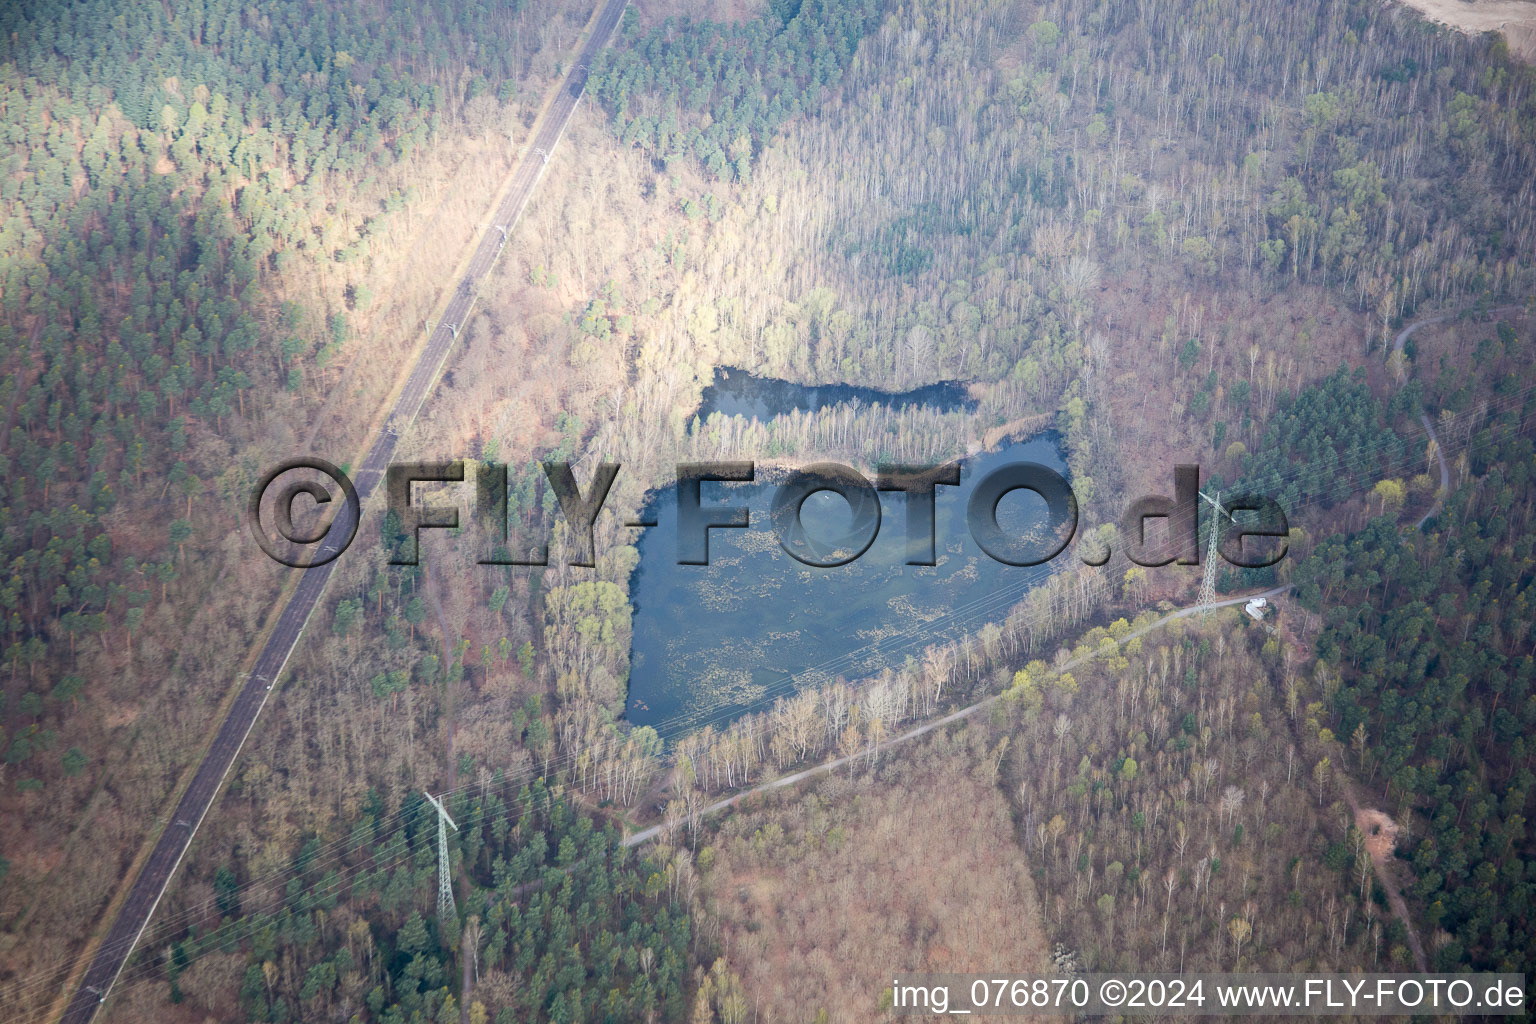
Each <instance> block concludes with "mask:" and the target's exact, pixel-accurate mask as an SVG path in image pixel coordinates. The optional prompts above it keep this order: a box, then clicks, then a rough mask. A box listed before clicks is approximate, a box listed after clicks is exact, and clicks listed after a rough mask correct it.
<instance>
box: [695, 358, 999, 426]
mask: <svg viewBox="0 0 1536 1024" xmlns="http://www.w3.org/2000/svg"><path fill="white" fill-rule="evenodd" d="M854 401H857V402H858V403H859V405H861V406H864V405H874V404H876V403H879V404H880V405H884V406H886V407H887V408H891V409H906V408H909V407H912V406H924V405H927V406H932V407H933V408H934V409H936V410H938V411H939V412H968V411H971V410H974V409H975V408H976V400H975V399H973V398H972V397H971V396H970V394H969V393H968V392H967V391H966V388H965V385H964V384H961V383H959V382H958V381H944V382H942V383H939V384H929V385H928V386H927V387H921V388H914V389H912V390H911V391H897V392H893V391H878V390H876V389H875V388H861V387H855V386H854V385H852V384H822V385H819V386H816V387H807V386H805V385H802V384H791V383H790V382H789V381H784V380H774V379H772V378H769V377H756V376H753V375H752V374H750V373H748V372H747V371H745V370H735V369H731V368H730V367H722V368H720V369H718V370H716V371H715V379H714V381H712V382H711V383H710V384H709V385H708V386H707V387H705V388H704V393H703V395H701V396H700V399H699V411H698V416H699V418H700V419H707V418H708V417H709V415H710V414H711V413H715V412H722V413H725V414H726V415H727V416H746V417H748V418H749V419H759V420H770V419H772V418H773V417H775V416H784V415H787V414H789V413H791V412H793V411H795V410H796V409H799V410H801V411H802V412H809V411H810V410H812V409H821V408H824V407H826V406H831V405H841V404H843V403H845V402H854Z"/></svg>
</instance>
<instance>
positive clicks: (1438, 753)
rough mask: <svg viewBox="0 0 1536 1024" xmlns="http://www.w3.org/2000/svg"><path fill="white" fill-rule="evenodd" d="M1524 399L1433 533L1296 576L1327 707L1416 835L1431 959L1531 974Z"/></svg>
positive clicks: (1356, 549) (1363, 775)
mask: <svg viewBox="0 0 1536 1024" xmlns="http://www.w3.org/2000/svg"><path fill="white" fill-rule="evenodd" d="M1533 413H1536V407H1533V406H1532V403H1531V399H1530V398H1529V395H1528V394H1526V395H1523V396H1518V402H1517V403H1504V404H1502V405H1501V406H1499V407H1496V408H1495V409H1494V410H1491V411H1490V412H1489V413H1487V414H1486V415H1485V416H1484V417H1482V418H1481V420H1482V422H1480V423H1479V424H1478V425H1477V434H1476V437H1475V438H1474V440H1473V441H1472V443H1471V444H1470V445H1469V446H1468V447H1467V449H1466V453H1467V454H1466V458H1467V461H1468V465H1467V466H1466V467H1465V475H1466V480H1465V483H1463V484H1462V486H1460V487H1458V488H1457V489H1456V491H1455V492H1454V494H1453V495H1452V496H1451V497H1450V499H1449V500H1448V501H1447V503H1446V507H1445V509H1444V510H1443V511H1442V512H1441V513H1440V514H1439V515H1438V516H1437V517H1436V519H1435V521H1434V523H1433V525H1432V526H1431V532H1430V534H1429V535H1428V536H1426V537H1422V538H1404V537H1402V536H1401V535H1400V534H1399V533H1398V531H1397V530H1396V529H1395V527H1394V523H1393V522H1392V521H1391V520H1389V519H1377V520H1373V521H1372V522H1371V523H1370V524H1369V525H1367V526H1366V527H1365V528H1364V529H1363V530H1361V531H1359V532H1357V533H1353V534H1350V535H1346V536H1337V537H1330V538H1329V539H1328V540H1326V541H1324V542H1323V543H1322V544H1320V545H1319V546H1318V548H1317V550H1316V551H1315V552H1314V553H1313V555H1312V557H1311V558H1309V559H1308V560H1307V561H1306V562H1305V563H1304V564H1302V565H1301V566H1299V567H1298V568H1297V570H1296V580H1297V583H1298V586H1299V591H1298V594H1299V596H1300V598H1301V600H1302V602H1303V604H1304V605H1306V606H1308V607H1310V608H1312V609H1315V610H1317V611H1318V612H1319V613H1320V615H1321V617H1322V622H1323V628H1322V630H1321V632H1320V633H1319V635H1318V637H1317V641H1316V644H1317V656H1318V663H1317V666H1316V669H1315V672H1316V673H1317V675H1318V677H1319V678H1320V679H1321V680H1322V682H1323V694H1324V696H1325V697H1326V701H1325V704H1324V706H1323V707H1322V708H1321V709H1320V710H1321V711H1322V712H1323V713H1324V714H1326V715H1327V716H1328V721H1329V722H1330V724H1331V727H1332V730H1333V732H1334V734H1335V735H1336V736H1338V737H1339V738H1340V740H1341V741H1343V742H1347V743H1348V744H1349V745H1350V747H1351V748H1352V750H1353V759H1354V768H1355V770H1356V772H1357V774H1358V776H1359V777H1360V779H1361V781H1362V783H1363V784H1364V785H1366V786H1370V785H1373V784H1374V785H1375V786H1376V787H1377V789H1378V790H1379V791H1380V793H1381V796H1382V799H1383V800H1385V801H1387V802H1388V804H1389V807H1390V809H1391V810H1392V812H1393V813H1394V814H1395V815H1398V816H1399V817H1401V819H1402V820H1403V821H1404V822H1405V823H1408V824H1409V825H1410V828H1411V830H1412V831H1413V833H1414V837H1413V839H1412V840H1411V841H1410V842H1409V843H1408V844H1407V848H1406V850H1405V855H1406V856H1408V857H1409V862H1410V863H1411V864H1412V867H1413V873H1414V876H1415V877H1416V882H1415V883H1414V886H1413V895H1414V896H1415V897H1416V899H1417V900H1418V901H1420V905H1421V910H1422V913H1423V916H1424V921H1425V923H1426V925H1427V926H1428V927H1431V928H1433V929H1436V931H1437V933H1443V934H1444V942H1443V944H1441V945H1440V946H1439V948H1438V950H1437V951H1436V953H1435V966H1436V969H1441V970H1451V969H1455V968H1457V967H1461V966H1464V965H1468V966H1472V967H1475V968H1478V969H1485V970H1513V971H1528V970H1529V969H1530V966H1531V964H1530V951H1531V948H1532V936H1531V932H1530V921H1531V899H1532V893H1533V891H1536V873H1533V872H1536V868H1533V867H1532V865H1533V858H1536V849H1533V848H1532V845H1531V836H1530V834H1529V831H1528V826H1527V823H1528V821H1529V820H1530V815H1531V811H1532V804H1531V800H1532V787H1533V784H1536V774H1533V772H1536V759H1533V752H1532V750H1531V745H1530V740H1529V736H1530V734H1531V730H1532V729H1533V727H1536V697H1533V694H1532V685H1533V681H1536V660H1533V655H1536V651H1533V650H1532V647H1531V636H1532V617H1531V616H1532V613H1531V604H1532V599H1533V596H1536V595H1533V593H1532V585H1533V577H1532V565H1533V559H1532V550H1531V549H1532V534H1531V522H1530V513H1531V497H1532V491H1531V483H1532V481H1531V472H1532V452H1533V447H1532V442H1531V438H1530V436H1529V433H1528V431H1527V432H1525V433H1522V427H1523V426H1526V425H1528V424H1529V422H1530V420H1531V417H1532V414H1533Z"/></svg>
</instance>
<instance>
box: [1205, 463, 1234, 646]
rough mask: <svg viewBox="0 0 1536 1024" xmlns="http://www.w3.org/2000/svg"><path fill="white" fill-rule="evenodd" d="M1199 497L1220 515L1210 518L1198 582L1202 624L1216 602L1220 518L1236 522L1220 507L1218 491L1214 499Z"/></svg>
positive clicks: (1207, 496) (1207, 495) (1206, 496)
mask: <svg viewBox="0 0 1536 1024" xmlns="http://www.w3.org/2000/svg"><path fill="white" fill-rule="evenodd" d="M1200 497H1202V498H1204V499H1205V500H1206V501H1208V502H1210V503H1211V507H1213V508H1214V509H1216V511H1217V512H1219V513H1220V515H1215V516H1212V517H1211V536H1210V539H1209V540H1208V541H1207V543H1206V546H1205V576H1204V578H1203V579H1201V581H1200V621H1201V622H1204V621H1205V616H1206V613H1207V612H1209V611H1210V610H1211V605H1213V604H1215V602H1216V556H1217V554H1218V551H1217V548H1218V546H1219V544H1220V541H1219V539H1218V538H1220V536H1221V516H1226V517H1227V518H1228V519H1229V520H1231V521H1232V522H1234V523H1235V522H1237V520H1235V519H1232V513H1230V512H1228V511H1227V510H1226V508H1225V507H1224V506H1223V505H1222V503H1221V492H1220V491H1217V492H1216V497H1214V498H1213V497H1211V496H1210V495H1209V494H1206V493H1205V492H1204V491H1201V492H1200Z"/></svg>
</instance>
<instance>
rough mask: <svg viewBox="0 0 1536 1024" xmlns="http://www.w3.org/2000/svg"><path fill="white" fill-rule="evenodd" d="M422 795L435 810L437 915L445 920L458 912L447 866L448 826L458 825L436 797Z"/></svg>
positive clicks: (455, 829) (451, 877)
mask: <svg viewBox="0 0 1536 1024" xmlns="http://www.w3.org/2000/svg"><path fill="white" fill-rule="evenodd" d="M422 795H423V796H425V797H426V798H427V801H428V802H429V803H431V804H432V806H433V807H434V808H435V809H436V810H437V916H438V919H439V920H442V921H446V920H448V919H449V918H452V917H457V916H458V913H459V911H458V908H457V906H456V905H455V904H454V902H453V874H452V872H451V870H450V869H449V866H448V827H449V826H450V825H452V826H453V830H454V831H455V832H457V831H458V830H459V826H457V825H454V824H453V819H452V818H450V817H448V811H447V809H446V808H444V807H443V805H442V804H441V803H439V802H438V800H437V798H436V797H434V796H433V795H432V794H431V793H425V792H424V793H423V794H422Z"/></svg>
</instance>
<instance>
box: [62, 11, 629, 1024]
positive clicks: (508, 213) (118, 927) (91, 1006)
mask: <svg viewBox="0 0 1536 1024" xmlns="http://www.w3.org/2000/svg"><path fill="white" fill-rule="evenodd" d="M626 3H627V0H607V3H606V4H604V6H603V9H602V11H601V13H600V14H599V15H598V18H597V22H596V24H595V26H594V27H593V30H592V33H591V35H590V36H589V37H588V39H587V42H586V44H585V45H584V46H583V47H582V49H581V51H580V53H579V54H578V55H577V58H576V63H575V64H574V65H573V66H572V68H571V70H570V71H568V72H567V73H566V76H565V78H564V80H563V81H562V82H561V84H560V91H559V94H558V95H557V97H556V98H555V100H554V101H553V102H552V103H551V104H550V106H549V108H548V109H547V110H546V111H545V112H544V115H543V116H542V117H541V118H540V120H539V122H538V129H537V131H536V132H535V133H534V136H533V138H532V139H531V140H530V141H529V143H528V148H527V152H526V153H525V154H524V157H523V159H522V161H521V162H520V163H519V164H518V166H517V169H516V170H515V171H514V172H513V178H512V184H511V187H510V188H509V189H508V192H507V196H506V198H505V199H504V200H503V201H502V203H501V205H500V206H499V207H497V209H496V211H495V213H494V214H493V216H492V219H491V221H490V229H489V230H488V231H486V232H485V234H484V236H483V237H482V238H481V240H480V244H479V245H477V246H476V247H475V251H474V254H473V255H472V256H471V257H470V261H469V265H468V267H467V268H466V269H465V272H464V275H463V276H462V277H461V278H460V279H459V280H458V281H456V282H454V284H453V295H452V297H451V298H450V299H449V301H448V304H447V306H446V308H445V309H444V312H443V318H442V320H441V321H440V322H439V323H438V325H437V327H436V329H435V330H433V332H432V334H431V337H430V338H428V340H427V344H426V346H425V348H424V349H423V350H422V352H421V355H420V356H419V357H418V359H417V360H416V363H415V365H414V366H413V367H412V368H411V372H410V376H409V377H408V378H407V379H406V382H405V386H404V387H403V388H402V389H401V391H400V395H399V397H398V398H397V399H396V400H395V404H394V406H393V407H392V408H391V409H390V411H389V415H388V416H387V418H386V419H385V425H384V428H383V429H382V430H380V431H379V432H378V434H377V435H375V437H374V439H373V442H372V444H371V445H370V446H369V449H368V454H367V456H366V457H365V458H364V460H363V463H362V465H361V466H360V467H359V468H358V470H357V472H356V473H355V474H354V476H353V481H354V484H355V486H356V488H357V494H358V499H359V507H361V506H362V505H366V504H367V501H368V498H369V496H370V495H371V494H372V493H373V491H374V488H375V487H377V486H378V483H379V481H380V479H382V477H383V475H384V471H385V469H386V468H387V467H388V465H389V461H390V458H391V457H392V456H393V454H394V451H395V444H396V443H397V441H398V440H399V438H400V435H401V433H403V432H404V430H405V429H406V428H407V427H409V426H410V424H411V422H412V421H413V420H414V419H415V418H416V414H417V413H418V412H419V411H420V410H421V406H422V404H423V403H424V402H425V401H426V398H427V396H428V395H429V394H430V393H431V391H432V386H433V384H435V383H436V381H437V376H438V373H439V372H440V371H441V370H442V366H443V362H444V361H445V360H446V358H447V356H448V352H449V350H450V349H452V347H453V343H454V340H455V339H456V338H457V336H458V332H459V330H460V328H462V327H463V326H464V325H465V323H466V322H467V321H468V319H469V313H470V309H471V308H472V307H473V306H474V301H475V286H476V285H477V284H478V283H479V281H480V279H481V278H483V277H484V276H485V275H486V274H487V273H488V272H489V271H490V269H491V267H492V266H493V265H494V264H495V262H496V257H497V256H498V255H499V254H500V253H501V249H502V246H503V245H505V244H506V241H507V237H508V235H510V233H511V231H512V228H513V227H514V226H515V225H516V223H517V220H518V218H519V217H520V216H521V215H522V212H523V208H524V207H525V206H526V205H527V204H528V199H529V197H531V196H532V195H533V191H534V188H535V187H537V185H538V183H539V179H540V178H541V177H542V176H543V174H544V168H545V166H546V165H547V164H548V163H549V155H550V154H551V153H553V152H554V149H555V146H556V145H558V144H559V142H560V138H561V136H562V135H564V134H565V128H566V125H567V124H568V123H569V122H570V119H571V115H572V114H573V113H574V112H575V110H576V104H577V103H578V102H580V100H581V95H582V92H583V91H584V90H585V89H586V84H587V70H588V68H589V66H590V65H591V63H592V62H593V61H594V60H595V59H596V58H597V54H598V52H599V51H601V50H602V49H603V47H605V46H606V45H607V44H608V42H609V40H610V39H611V38H612V36H613V33H614V30H615V29H616V28H617V27H618V24H619V18H620V17H621V16H622V15H623V13H624V8H625V5H626ZM354 514H355V513H354V512H353V511H351V510H350V508H347V509H346V510H345V511H343V512H342V513H339V514H338V522H337V523H336V524H335V525H333V527H332V528H331V530H330V531H329V532H328V534H327V537H328V538H331V539H330V540H327V541H324V542H322V543H321V546H320V552H319V557H323V556H325V555H329V554H331V553H333V552H334V550H335V547H334V545H335V541H334V538H336V537H338V536H346V535H348V534H349V533H350V532H351V531H350V530H349V529H346V527H348V526H350V525H351V523H350V522H349V520H350V518H351V517H352V516H353V515H354ZM316 560H317V561H318V557H317V559H316ZM335 567H336V563H335V562H334V561H332V562H328V563H327V564H325V565H321V566H316V567H315V568H312V569H302V570H295V571H296V572H302V573H303V578H302V579H300V580H299V584H298V587H297V588H296V589H295V590H294V592H293V596H292V597H290V598H289V600H288V604H287V605H286V607H284V608H283V611H282V614H281V615H280V616H279V617H278V620H277V625H276V626H275V627H274V628H273V630H272V634H271V636H269V637H268V638H267V642H266V644H265V646H263V647H262V650H261V654H260V656H259V657H258V658H257V660H256V665H255V667H254V669H253V670H252V672H251V674H250V676H249V677H248V678H247V679H246V681H245V683H244V684H243V685H242V686H241V688H240V693H239V695H238V696H237V697H236V698H235V702H234V706H233V707H231V708H230V710H229V714H228V716H227V717H226V718H225V719H224V722H223V724H222V725H220V726H219V730H218V733H217V735H216V736H215V738H214V741H213V744H212V745H211V746H210V747H209V749H208V753H207V755H206V756H205V757H204V758H203V762H202V764H201V765H199V766H198V768H197V772H196V774H195V775H194V776H193V778H192V782H191V784H190V785H188V786H187V789H186V792H185V793H183V794H182V797H181V800H180V802H179V803H178V804H177V805H176V811H175V814H174V815H173V816H172V818H171V821H170V823H169V824H168V825H167V826H166V828H165V831H164V832H163V833H161V836H160V839H159V841H158V842H156V844H155V847H154V850H153V852H151V854H150V855H149V859H148V860H147V861H146V862H145V864H144V867H143V869H142V870H141V871H140V872H139V876H138V878H136V879H135V880H134V882H133V886H132V888H131V889H130V890H129V892H128V895H127V897H126V898H125V899H124V900H123V902H122V905H121V906H120V907H119V908H118V911H117V916H116V918H115V919H114V920H113V922H112V925H111V927H110V929H109V930H108V931H107V934H106V937H105V938H104V939H103V940H102V942H101V945H100V946H99V947H98V948H97V950H96V954H95V956H94V958H93V959H92V960H91V964H90V967H88V968H87V969H86V972H85V975H84V977H83V978H82V979H81V981H80V985H79V987H78V988H77V989H76V990H75V993H74V995H73V996H72V997H71V998H70V1001H69V1004H68V1006H67V1007H66V1009H65V1011H64V1015H63V1017H62V1018H60V1019H61V1020H62V1021H63V1022H64V1024H86V1022H88V1021H90V1020H91V1019H92V1018H93V1017H95V1015H96V1012H97V1010H98V1009H99V1008H100V1006H101V1004H102V1003H103V1002H105V1001H106V995H107V993H108V992H109V991H110V990H111V987H112V985H113V983H114V982H115V981H116V980H117V977H118V975H119V974H120V973H121V972H122V969H123V965H124V964H125V963H126V962H127V960H128V956H129V954H130V953H132V952H133V948H134V945H135V944H136V943H137V942H138V940H139V937H140V936H141V935H142V934H143V932H144V928H145V926H146V925H148V924H149V920H150V917H151V916H152V915H153V914H154V912H155V907H156V906H157V905H158V904H159V902H160V897H161V896H162V895H164V893H165V889H166V886H167V885H168V884H169V882H170V880H171V876H172V875H174V874H175V872H176V867H177V865H179V864H180V863H181V859H182V857H183V856H184V855H185V854H186V852H187V847H188V846H190V845H191V842H192V837H193V836H194V835H196V834H197V828H198V826H199V825H200V824H201V823H202V820H203V817H204V815H206V814H207V813H208V808H209V807H210V806H211V805H212V804H213V801H214V798H215V797H216V796H217V795H218V792H219V789H220V787H221V786H222V785H223V782H224V777H225V776H226V775H227V774H228V772H229V769H230V766H231V765H233V764H234V762H235V758H236V757H237V756H238V755H239V753H240V748H241V746H242V745H244V743H245V738H246V736H248V735H249V734H250V731H251V727H252V726H253V725H254V724H255V723H256V719H257V717H258V716H260V714H261V710H262V708H263V707H264V706H265V705H266V703H267V697H268V696H269V695H270V693H271V691H272V686H273V684H274V683H276V681H277V679H278V676H280V675H281V674H282V671H283V668H284V666H286V665H287V664H288V659H289V657H290V656H291V655H292V654H293V650H294V648H295V647H296V646H297V645H298V642H299V637H300V636H302V635H303V632H304V624H305V623H306V622H307V621H308V620H309V616H310V613H311V612H313V611H314V609H315V606H316V604H318V602H319V600H320V596H321V594H323V593H324V591H325V586H326V583H327V582H328V581H329V580H330V578H331V571H332V570H333V569H334V568H335Z"/></svg>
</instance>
